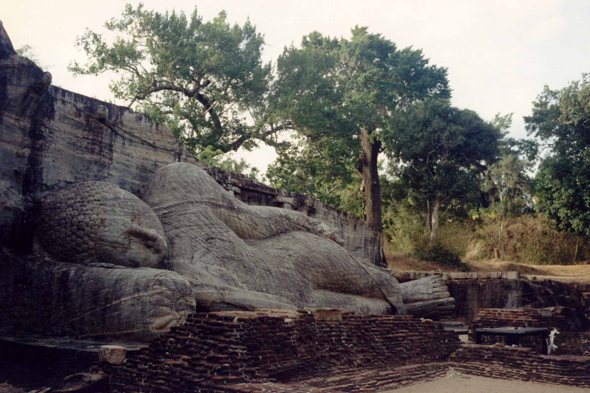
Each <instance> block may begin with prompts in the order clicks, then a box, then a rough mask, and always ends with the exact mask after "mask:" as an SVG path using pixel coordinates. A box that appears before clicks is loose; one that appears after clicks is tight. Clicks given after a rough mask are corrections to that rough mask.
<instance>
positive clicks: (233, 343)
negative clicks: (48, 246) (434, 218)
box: [111, 311, 460, 392]
mask: <svg viewBox="0 0 590 393" xmlns="http://www.w3.org/2000/svg"><path fill="white" fill-rule="evenodd" d="M322 319H323V318H322ZM459 345H460V344H459V340H458V339H457V337H456V336H455V335H453V334H452V333H447V332H445V331H444V330H443V329H442V328H441V327H440V326H439V325H438V324H437V323H435V322H431V321H421V320H418V319H414V318H412V317H410V316H384V315H379V316H356V315H354V314H344V315H343V316H342V320H341V321H338V320H318V319H316V318H315V317H314V315H313V314H311V313H308V312H297V311H281V312H277V311H271V312H219V313H209V314H194V315H192V316H190V318H189V320H188V321H187V323H186V324H185V325H184V326H182V327H178V328H175V329H174V330H173V331H172V332H171V333H169V334H167V335H165V336H162V337H161V338H160V339H158V340H157V341H155V342H154V343H153V344H152V345H151V346H150V347H149V348H147V349H145V350H142V351H140V352H139V353H137V354H135V355H133V356H131V357H130V358H129V359H127V362H126V363H125V364H124V365H123V366H122V367H120V368H119V369H118V371H117V372H116V373H115V374H114V375H113V377H112V379H111V383H112V389H113V391H115V392H125V391H139V390H141V391H142V392H156V391H157V392H217V391H218V392H223V391H226V392H229V391H239V386H240V384H244V383H246V384H248V386H250V387H251V388H253V387H254V386H255V385H256V384H258V385H259V386H265V385H264V384H265V383H275V384H277V383H278V384H280V383H283V384H284V383H296V382H297V381H303V380H309V379H313V378H314V377H321V376H326V375H343V374H346V373H349V372H352V371H358V370H371V369H373V370H375V369H382V370H385V369H388V370H390V372H392V371H391V370H392V369H397V368H399V367H402V366H406V367H411V366H412V365H419V364H420V365H424V364H426V365H427V364H437V363H439V362H444V361H446V359H447V358H448V356H449V355H450V354H451V353H452V352H453V351H455V350H456V349H457V348H458V347H459ZM445 367H446V366H445V365H440V366H437V367H434V368H433V369H432V370H430V371H429V372H422V371H420V372H415V373H411V372H408V373H406V374H407V376H408V379H411V378H413V379H414V380H417V379H419V376H420V375H422V376H423V377H428V376H432V375H439V374H440V373H441V372H444V370H445ZM423 371H424V370H423ZM426 371H428V370H426ZM397 374H399V375H397V377H395V378H398V380H397V381H398V382H399V379H400V378H403V377H404V375H406V374H404V373H399V372H398V373H397ZM391 375H393V374H391ZM391 378H393V380H392V381H393V382H392V381H390V383H395V378H394V377H393V376H392V377H391ZM391 378H390V379H391ZM229 385H232V386H234V385H235V387H234V388H231V389H230V386H229ZM236 389H237V390H236ZM279 390H280V389H278V388H276V389H275V391H279ZM248 391H250V390H248ZM254 391H255V390H254ZM261 391H264V390H261ZM270 391H273V390H272V389H271V390H270ZM293 391H295V390H293ZM348 391H351V390H348Z"/></svg>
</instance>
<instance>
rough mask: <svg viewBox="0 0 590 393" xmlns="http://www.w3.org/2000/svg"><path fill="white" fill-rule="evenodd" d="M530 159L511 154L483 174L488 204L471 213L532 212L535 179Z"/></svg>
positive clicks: (508, 213)
mask: <svg viewBox="0 0 590 393" xmlns="http://www.w3.org/2000/svg"><path fill="white" fill-rule="evenodd" d="M531 166H532V165H531V163H530V162H528V161H525V160H523V159H521V158H519V157H518V156H517V155H514V154H508V155H506V156H503V157H502V158H501V160H500V161H499V162H497V163H495V164H494V165H492V166H490V167H489V169H488V170H487V171H486V172H485V173H484V174H483V181H482V185H481V190H482V192H483V193H484V194H485V197H486V203H487V205H488V206H487V208H485V209H484V208H480V209H479V212H474V213H472V214H471V215H472V216H474V215H475V216H479V215H481V214H486V213H492V212H493V213H494V214H495V215H496V216H497V217H504V216H517V215H520V214H525V213H531V212H532V209H533V201H532V198H531V195H532V187H533V180H532V179H531V178H530V177H529V175H528V172H529V171H530V169H531Z"/></svg>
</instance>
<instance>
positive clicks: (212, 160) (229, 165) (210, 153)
mask: <svg viewBox="0 0 590 393" xmlns="http://www.w3.org/2000/svg"><path fill="white" fill-rule="evenodd" d="M197 159H198V160H199V161H202V162H204V163H205V164H207V165H211V166H216V167H218V168H221V169H224V170H226V171H230V172H234V173H242V174H245V175H248V177H250V178H251V179H254V180H259V181H260V179H259V178H258V176H259V172H260V171H259V170H258V168H256V167H252V166H250V165H249V164H248V163H247V162H246V161H245V160H244V159H243V158H242V159H240V161H237V160H235V159H233V158H231V157H229V156H228V155H227V154H225V153H223V152H222V151H221V150H219V149H218V150H214V149H213V147H212V146H207V147H206V148H204V149H203V150H201V151H200V152H199V153H198V154H197Z"/></svg>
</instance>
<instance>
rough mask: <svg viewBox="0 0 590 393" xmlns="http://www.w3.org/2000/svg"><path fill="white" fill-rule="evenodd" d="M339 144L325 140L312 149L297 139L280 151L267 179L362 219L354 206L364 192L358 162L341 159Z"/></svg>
mask: <svg viewBox="0 0 590 393" xmlns="http://www.w3.org/2000/svg"><path fill="white" fill-rule="evenodd" d="M338 142H339V141H338V140H335V141H328V140H327V139H324V140H320V141H318V143H316V144H313V145H312V144H309V143H307V142H306V140H305V137H303V136H298V135H296V134H295V135H293V141H292V142H291V143H290V144H288V145H285V146H282V147H280V148H278V149H277V153H278V158H277V160H276V161H275V162H274V163H273V164H272V165H270V166H269V168H268V170H267V173H266V177H267V179H268V180H269V181H270V183H271V185H272V186H273V187H276V188H281V189H285V190H289V191H292V192H296V193H300V194H305V195H309V196H313V197H315V198H318V199H319V200H321V201H322V202H324V203H326V204H328V205H330V206H334V207H336V208H341V209H342V210H344V211H349V212H353V213H355V214H358V215H359V217H362V213H363V212H362V210H360V211H359V209H357V207H356V206H353V203H352V202H351V201H352V200H353V199H354V198H355V197H354V195H355V194H356V191H358V190H360V187H359V185H358V184H359V179H358V178H359V177H360V176H359V175H358V173H356V171H355V169H354V162H355V160H356V158H355V157H350V156H348V157H346V156H345V157H343V156H341V155H340V154H339V151H340V148H339V147H338V146H337V143H338ZM343 204H345V205H346V206H343ZM359 213H361V214H359Z"/></svg>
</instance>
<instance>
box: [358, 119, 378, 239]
mask: <svg viewBox="0 0 590 393" xmlns="http://www.w3.org/2000/svg"><path fill="white" fill-rule="evenodd" d="M361 146H362V148H363V154H362V156H361V164H362V175H363V186H364V189H365V200H366V213H367V223H368V224H369V228H371V229H373V230H374V231H376V232H379V233H381V230H382V223H381V220H382V217H381V215H382V212H381V183H380V182H379V173H378V170H377V156H378V155H379V149H380V148H381V142H379V141H374V142H371V132H370V131H367V130H362V132H361Z"/></svg>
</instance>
